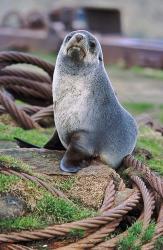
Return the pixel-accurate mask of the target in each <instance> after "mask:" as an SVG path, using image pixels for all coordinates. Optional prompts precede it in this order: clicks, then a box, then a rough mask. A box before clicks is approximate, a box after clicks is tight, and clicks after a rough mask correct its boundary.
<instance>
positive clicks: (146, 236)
mask: <svg viewBox="0 0 163 250" xmlns="http://www.w3.org/2000/svg"><path fill="white" fill-rule="evenodd" d="M155 227H156V224H155V223H153V222H151V223H150V224H149V226H148V228H147V229H146V230H145V231H144V233H143V235H142V237H141V242H142V243H143V244H145V243H147V242H149V241H150V240H151V239H152V237H153V235H154V232H155Z"/></svg>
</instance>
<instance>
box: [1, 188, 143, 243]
mask: <svg viewBox="0 0 163 250" xmlns="http://www.w3.org/2000/svg"><path fill="white" fill-rule="evenodd" d="M139 200H140V193H139V192H138V191H135V192H134V193H133V194H132V195H131V196H130V197H129V198H128V199H127V200H125V201H124V202H123V203H121V204H120V205H118V206H116V207H115V208H113V209H110V210H109V211H107V212H104V213H103V214H102V215H99V216H96V217H93V218H88V219H84V220H80V221H75V222H71V223H67V224H62V225H54V226H49V227H47V228H45V229H41V230H35V231H22V232H14V233H9V234H0V243H5V242H6V243H7V242H8V243H9V242H18V241H31V240H39V239H44V238H52V237H54V236H56V235H65V234H67V233H68V232H70V231H71V230H72V229H83V230H85V231H87V230H90V229H96V228H98V227H100V226H103V225H106V224H107V223H109V222H112V221H114V220H115V219H116V220H117V219H120V218H121V217H122V215H124V214H126V213H128V211H130V210H132V209H133V207H135V206H136V204H137V203H138V202H139Z"/></svg>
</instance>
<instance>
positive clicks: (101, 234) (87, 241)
mask: <svg viewBox="0 0 163 250" xmlns="http://www.w3.org/2000/svg"><path fill="white" fill-rule="evenodd" d="M120 221H121V219H118V220H114V221H113V222H110V223H108V224H107V225H106V226H104V227H102V228H100V229H99V230H98V231H96V232H95V233H93V234H91V235H89V236H87V237H86V238H84V239H81V240H79V241H78V242H76V243H72V244H70V245H67V246H64V247H59V248H57V249H59V250H66V249H83V250H84V249H91V248H92V247H94V246H95V245H96V244H97V243H99V242H101V241H102V240H103V239H104V238H105V237H107V236H108V235H109V233H112V232H114V230H115V228H116V227H117V226H118V225H119V223H120Z"/></svg>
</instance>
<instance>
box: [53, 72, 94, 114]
mask: <svg viewBox="0 0 163 250" xmlns="http://www.w3.org/2000/svg"><path fill="white" fill-rule="evenodd" d="M89 95H90V92H89V89H88V87H87V86H86V84H85V81H84V79H80V78H79V77H75V76H74V77H71V79H70V78H69V77H62V78H61V79H58V81H56V83H55V84H54V86H53V97H54V101H55V106H56V111H57V110H58V111H59V112H60V111H61V110H62V109H67V110H68V109H71V112H73V110H75V111H76V110H79V109H80V108H82V107H83V108H84V106H87V102H88V99H89Z"/></svg>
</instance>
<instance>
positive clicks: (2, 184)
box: [0, 174, 19, 192]
mask: <svg viewBox="0 0 163 250" xmlns="http://www.w3.org/2000/svg"><path fill="white" fill-rule="evenodd" d="M18 181H19V177H17V176H14V175H11V176H8V175H5V174H0V192H9V191H10V190H11V188H12V186H13V185H14V184H16V183H17V182H18Z"/></svg>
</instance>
